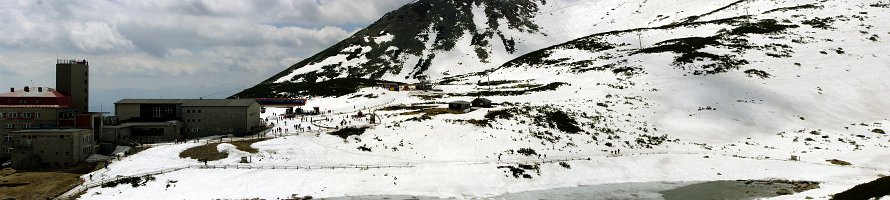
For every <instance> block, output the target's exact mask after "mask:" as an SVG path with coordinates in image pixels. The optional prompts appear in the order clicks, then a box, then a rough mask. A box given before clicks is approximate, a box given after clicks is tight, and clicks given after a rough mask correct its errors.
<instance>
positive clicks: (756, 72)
mask: <svg viewBox="0 0 890 200" xmlns="http://www.w3.org/2000/svg"><path fill="white" fill-rule="evenodd" d="M745 74H747V75H748V77H754V76H757V77H759V78H761V79H767V78H769V77H770V76H771V75H770V74H769V73H767V72H765V71H763V70H759V69H748V70H745Z"/></svg>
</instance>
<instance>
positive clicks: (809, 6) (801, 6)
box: [763, 4, 822, 14]
mask: <svg viewBox="0 0 890 200" xmlns="http://www.w3.org/2000/svg"><path fill="white" fill-rule="evenodd" d="M817 8H822V6H821V5H815V4H804V5H799V6H792V7H784V8H776V9H772V10H769V11H766V12H764V13H763V14H769V13H772V12H786V11H794V10H803V9H817Z"/></svg>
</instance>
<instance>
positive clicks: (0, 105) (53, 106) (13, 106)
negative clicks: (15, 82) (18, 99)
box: [0, 104, 68, 108]
mask: <svg viewBox="0 0 890 200" xmlns="http://www.w3.org/2000/svg"><path fill="white" fill-rule="evenodd" d="M67 107H68V106H61V105H2V104H0V108H67Z"/></svg>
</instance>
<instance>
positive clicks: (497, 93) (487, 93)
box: [449, 82, 568, 97]
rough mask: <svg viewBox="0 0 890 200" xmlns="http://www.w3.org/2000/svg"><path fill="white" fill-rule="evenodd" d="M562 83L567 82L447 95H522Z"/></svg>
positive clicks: (553, 88) (551, 88) (561, 84)
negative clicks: (528, 87) (519, 88)
mask: <svg viewBox="0 0 890 200" xmlns="http://www.w3.org/2000/svg"><path fill="white" fill-rule="evenodd" d="M563 85H568V83H563V82H553V83H549V84H547V85H544V86H540V87H535V88H531V89H526V90H508V91H487V90H486V91H477V92H470V93H465V94H459V93H452V94H449V95H450V96H471V97H478V96H518V95H524V94H528V93H532V92H543V91H550V90H556V89H557V88H559V87H561V86H563Z"/></svg>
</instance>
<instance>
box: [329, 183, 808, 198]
mask: <svg viewBox="0 0 890 200" xmlns="http://www.w3.org/2000/svg"><path fill="white" fill-rule="evenodd" d="M790 187H791V185H788V184H767V183H752V184H745V182H742V181H710V182H649V183H616V184H604V185H590V186H580V187H569V188H556V189H549V190H538V191H526V192H519V193H510V194H505V195H501V196H496V197H490V198H479V199H511V200H512V199H517V200H540V199H552V200H557V199H559V200H562V199H587V200H607V199H609V200H611V199H645V200H687V199H721V200H748V199H757V198H766V197H775V196H779V195H778V194H777V193H776V192H777V191H779V190H780V189H790ZM325 199H333V200H371V199H392V200H403V199H404V200H408V199H411V200H427V199H441V198H437V197H423V196H409V195H383V196H354V197H335V198H325Z"/></svg>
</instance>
